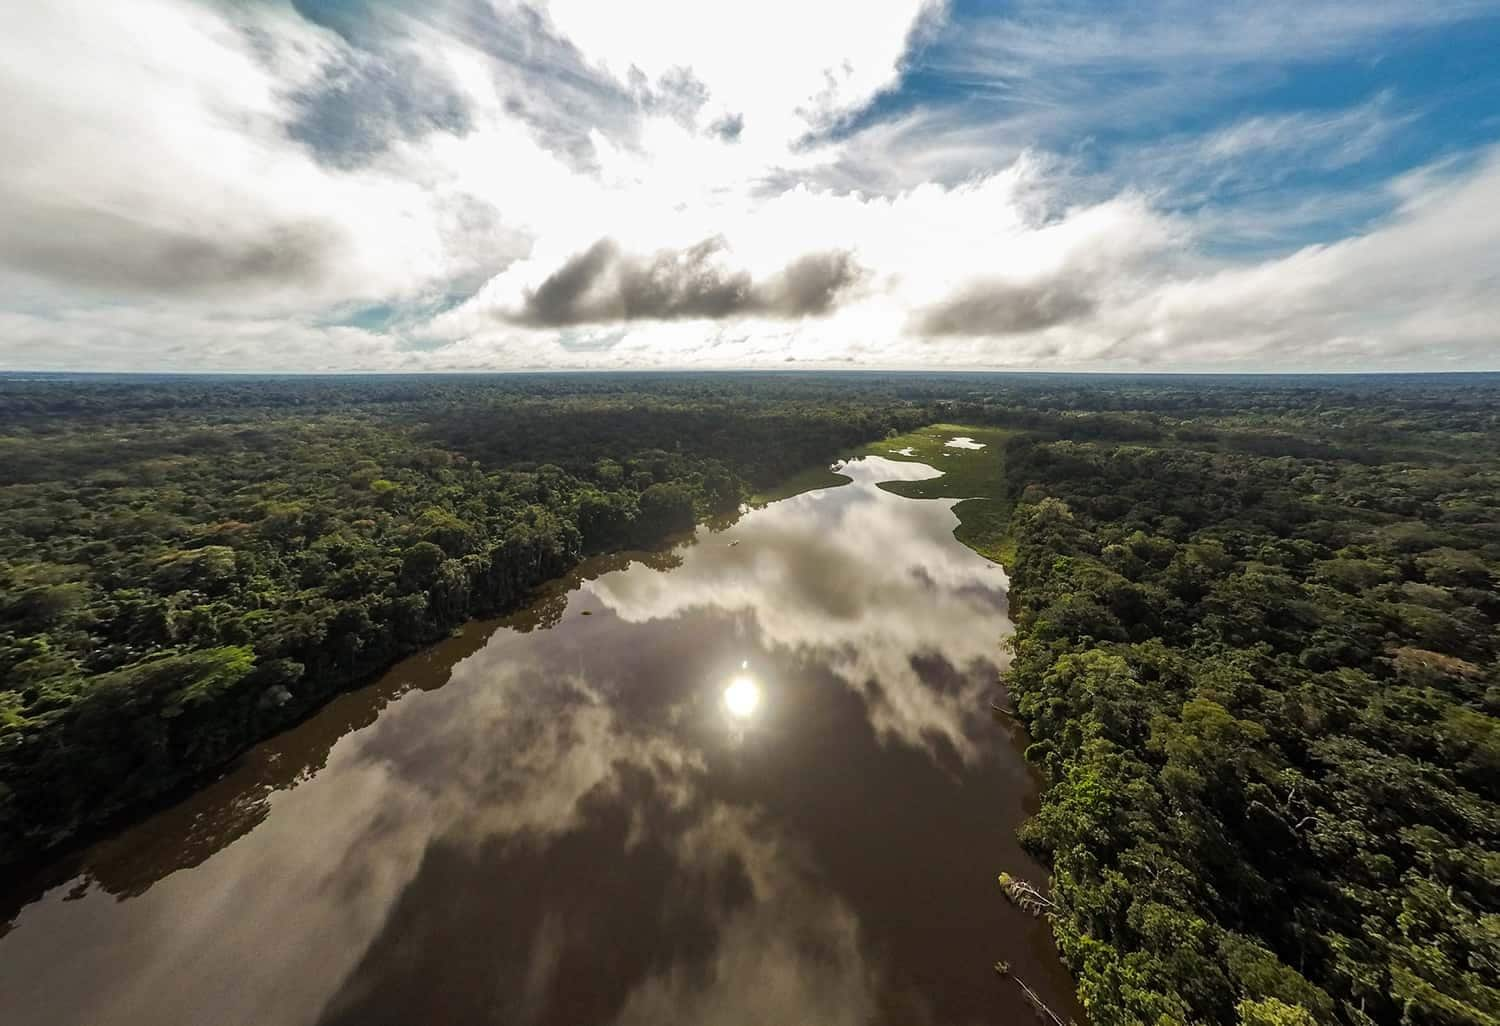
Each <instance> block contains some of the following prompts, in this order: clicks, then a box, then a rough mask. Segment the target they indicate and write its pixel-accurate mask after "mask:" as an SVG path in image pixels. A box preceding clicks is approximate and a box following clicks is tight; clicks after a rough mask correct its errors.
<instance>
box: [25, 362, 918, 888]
mask: <svg viewBox="0 0 1500 1026" xmlns="http://www.w3.org/2000/svg"><path fill="white" fill-rule="evenodd" d="M814 395H816V396H817V397H818V398H817V399H816V400H815V399H814V398H813V396H814ZM924 416H926V413H925V412H924V411H923V410H921V409H920V408H918V407H916V406H907V405H900V404H898V405H895V406H893V403H892V400H891V398H890V396H889V394H888V392H886V391H885V390H876V391H873V392H870V393H864V392H858V391H856V392H850V393H849V394H847V395H843V396H839V397H834V398H831V397H830V396H829V394H828V390H827V388H826V386H821V387H819V388H818V389H816V390H811V391H810V390H809V389H807V388H806V387H804V386H802V385H801V384H799V383H798V382H796V381H788V382H787V383H786V384H784V385H783V384H775V383H772V384H771V385H769V386H768V385H767V384H766V383H764V382H757V383H756V384H755V385H754V387H753V388H742V389H739V390H738V391H735V390H733V389H726V387H725V386H724V384H723V382H722V381H718V382H705V381H702V380H700V379H695V378H686V377H684V378H679V379H671V380H670V381H667V380H663V379H657V380H655V381H648V380H641V379H612V381H611V383H610V384H609V386H608V387H607V388H602V389H601V387H600V384H599V382H597V381H595V380H592V379H588V378H582V377H580V378H569V379H566V380H558V379H551V378H546V377H533V376H523V377H521V378H515V379H510V378H488V379H473V378H469V379H459V380H453V379H442V378H422V379H404V380H400V381H396V380H391V379H380V380H376V379H281V380H270V379H209V378H204V379H198V378H185V379H164V380H162V379H152V378H134V379H128V380H126V381H123V382H121V381H117V380H115V379H64V380H51V379H45V378H38V379H28V378H24V377H23V378H17V379H8V380H7V381H5V382H0V425H4V426H3V428H0V780H3V781H4V785H5V786H4V788H3V789H0V863H4V862H6V861H8V860H9V859H12V858H15V857H18V856H20V855H23V854H26V853H28V852H31V851H35V850H36V849H38V848H41V847H45V846H46V845H49V844H52V843H54V842H56V841H59V840H61V839H63V838H65V837H67V836H68V835H70V834H72V833H74V832H75V831H77V830H79V829H82V828H85V827H87V826H89V825H91V824H95V823H100V822H103V821H104V820H106V819H107V818H108V817H110V816H112V815H115V814H116V813H118V812H121V811H123V810H127V809H130V808H131V807H134V806H139V805H141V804H143V803H146V802H149V801H152V800H154V799H157V798H159V797H161V796H163V795H166V794H169V793H171V792H172V791H173V790H174V789H176V788H179V787H181V786H182V785H184V784H186V783H189V782H191V781H192V780H194V779H196V778H198V777H200V776H202V775H203V774H206V773H209V772H212V771H213V770H215V769H217V768H219V767H220V766H222V765H223V763H224V761H225V760H227V759H229V758H231V757H233V755H234V754H235V753H236V752H238V751H239V750H241V749H242V748H243V747H245V746H246V745H248V744H250V743H252V742H254V741H256V740H258V739H259V738H261V737H264V736H266V735H267V734H269V733H271V732H272V731H275V730H277V729H279V728H281V727H284V726H286V725H288V724H290V723H292V722H294V721H295V720H296V719H297V718H298V717H300V716H303V715H305V714H306V713H308V712H309V711H311V710H312V709H314V708H316V707H317V706H318V705H319V704H320V703H321V702H323V701H324V700H326V699H327V698H328V697H329V696H330V695H332V694H334V693H336V692H337V691H338V690H340V689H342V688H345V687H348V686H350V685H353V684H355V683H358V682H360V681H362V680H365V679H367V678H368V677H369V676H371V675H372V674H374V673H377V672H379V671H380V670H382V669H383V668H384V667H386V666H388V665H390V664H391V663H392V662H393V661H394V660H396V659H399V658H401V657H402V656H404V655H407V654H409V653H411V652H412V651H414V650H416V649H417V648H418V647H420V646H421V645H424V644H427V643H429V642H432V641H434V640H436V639H438V638H441V637H442V636H444V635H445V634H446V633H448V632H449V631H450V630H451V629H452V628H453V627H455V626H457V625H458V624H460V623H462V622H463V621H464V620H465V619H467V618H469V617H471V616H477V615H485V614H492V613H496V612H500V611H503V610H507V609H510V608H513V607H515V606H516V605H517V604H519V603H521V602H524V601H525V600H526V599H527V597H528V595H529V594H530V592H531V589H532V588H533V587H534V586H535V585H537V584H539V583H541V582H543V581H545V580H547V579H549V578H552V577H555V576H557V575H559V574H562V573H564V572H566V571H567V570H568V569H569V568H571V567H572V566H573V565H574V564H575V563H576V562H577V561H578V560H579V559H580V558H581V557H582V556H583V555H585V554H586V553H590V552H600V551H607V550H610V549H615V548H620V547H625V546H647V545H653V544H656V543H657V542H659V541H660V540H661V539H662V538H663V537H665V536H666V535H668V534H671V533H673V532H678V531H683V530H687V529H690V528H692V526H693V524H694V522H695V520H696V519H697V518H698V517H699V516H701V515H707V514H709V513H723V512H725V511H729V512H733V511H734V510H736V509H737V508H738V506H739V502H740V498H741V496H742V495H744V494H747V493H748V492H749V491H750V490H751V489H752V488H753V487H755V486H758V485H763V484H766V483H768V482H769V481H771V480H773V479H775V478H776V477H778V476H782V475H785V474H788V473H791V472H792V471H794V470H797V469H800V468H801V467H803V466H805V465H806V464H807V463H809V462H813V461H815V460H823V461H826V460H828V459H829V458H831V457H832V456H833V455H834V454H835V453H837V452H839V451H841V450H843V449H846V448H848V447H849V446H851V445H856V444H859V443H861V442H864V441H866V440H868V439H870V438H877V437H880V436H881V435H883V434H885V433H886V432H888V431H891V430H895V429H898V428H899V429H904V428H908V427H911V426H913V425H915V424H917V423H920V422H921V420H922V418H923V417H924Z"/></svg>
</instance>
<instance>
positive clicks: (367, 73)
mask: <svg viewBox="0 0 1500 1026" xmlns="http://www.w3.org/2000/svg"><path fill="white" fill-rule="evenodd" d="M292 102H293V103H294V104H295V105H296V107H297V110H296V113H295V115H294V116H293V118H292V120H291V121H290V123H289V124H288V125H287V133H288V134H289V135H290V136H291V137H292V138H293V139H296V140H298V141H300V142H303V143H306V144H307V145H308V146H309V147H311V148H312V150H313V152H314V153H316V154H317V155H318V157H319V158H320V159H322V160H325V161H328V162H329V163H332V164H334V165H336V166H339V167H350V166H357V165H358V164H361V163H365V162H367V161H369V160H370V159H372V158H373V157H375V156H378V155H379V154H381V153H383V152H385V151H386V150H387V149H389V147H390V146H391V145H392V144H393V143H395V142H396V141H398V140H402V139H420V138H421V137H422V136H424V135H427V134H429V133H432V132H448V133H450V134H453V135H463V134H465V133H466V132H468V131H470V130H471V129H472V128H473V112H472V110H471V109H470V107H469V105H468V102H467V100H466V98H465V97H464V96H463V95H462V94H461V93H460V92H459V91H458V90H457V89H456V88H455V87H454V85H453V84H452V83H451V82H449V81H448V80H447V79H445V78H444V77H443V76H442V75H440V74H437V73H435V72H434V71H433V70H432V69H431V68H430V67H428V65H427V63H426V62H425V61H423V60H421V59H420V58H419V57H417V56H416V55H415V54H412V53H409V52H402V51H394V52H386V53H364V52H358V51H354V52H346V53H343V54H341V55H340V58H339V60H338V61H337V62H335V63H332V64H330V65H328V66H325V67H324V68H322V69H321V73H320V76H319V79H318V81H317V82H316V83H314V84H311V85H308V86H306V87H303V88H301V89H298V90H296V91H294V93H293V94H292Z"/></svg>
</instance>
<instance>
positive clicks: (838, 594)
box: [0, 457, 1082, 1026]
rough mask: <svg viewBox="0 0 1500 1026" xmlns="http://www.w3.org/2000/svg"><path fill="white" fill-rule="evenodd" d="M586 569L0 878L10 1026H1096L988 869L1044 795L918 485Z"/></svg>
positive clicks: (858, 471)
mask: <svg viewBox="0 0 1500 1026" xmlns="http://www.w3.org/2000/svg"><path fill="white" fill-rule="evenodd" d="M843 472H844V473H845V474H846V475H848V476H849V477H851V478H852V481H851V483H850V484H847V485H844V486H842V487H837V488H827V489H821V490H818V491H813V492H808V493H804V494H802V495H798V496H795V497H793V498H790V499H785V500H782V501H780V502H776V503H773V504H771V505H769V506H766V507H764V508H762V509H757V510H752V511H750V512H748V513H746V514H745V515H744V516H743V517H741V518H740V519H739V520H738V522H737V523H735V524H734V525H733V526H731V527H728V528H727V529H724V530H719V531H711V530H709V529H707V528H700V529H699V530H698V532H697V533H696V535H695V536H694V537H693V538H692V539H691V540H689V541H686V542H684V543H682V544H680V545H678V546H677V547H675V548H673V549H672V550H670V551H667V552H662V553H657V554H654V555H645V554H635V555H634V556H633V557H613V558H610V559H605V560H597V561H594V562H592V563H589V564H586V565H585V566H584V567H583V568H581V570H580V572H579V573H578V574H575V575H574V576H573V577H571V578H569V579H568V580H565V581H561V582H557V583H556V584H555V585H553V586H551V587H549V588H547V589H545V590H544V592H543V594H542V595H541V596H539V598H538V600H537V602H536V604H535V605H534V606H533V607H532V608H530V609H528V610H526V611H525V612H523V613H521V614H519V615H517V616H513V617H509V618H506V619H504V620H499V621H491V622H483V623H473V624H470V625H468V627H467V628H466V629H465V630H464V632H463V634H462V635H461V636H458V637H455V638H453V639H451V640H449V641H447V642H444V643H443V644H441V645H438V646H436V647H435V648H433V649H431V650H429V651H427V652H425V653H423V654H421V655H419V656H416V657H414V658H412V659H409V660H407V661H405V662H403V663H401V664H399V665H398V666H396V667H394V668H393V669H392V670H391V672H390V673H388V674H387V675H386V676H385V677H384V678H382V679H381V680H380V681H378V682H376V683H374V684H372V685H370V686H369V687H366V688H363V689H361V690H359V691H356V692H351V693H349V694H346V695H343V696H341V697H339V698H338V699H336V700H335V701H333V702H332V703H330V704H329V705H328V706H326V707H325V708H324V709H322V710H321V711H320V712H318V713H317V714H316V715H314V716H313V717H312V718H310V719H309V720H307V721H306V722H304V723H303V724H301V725H299V726H298V727H296V728H294V729H292V730H290V731H288V732H286V733H284V734H282V735H280V736H278V737H276V738H274V739H272V740H270V741H268V742H266V743H264V744H261V745H258V746H256V747H255V748H253V749H252V750H250V751H249V752H247V753H246V754H245V755H244V756H243V757H241V758H240V759H239V760H238V761H237V762H236V763H235V765H234V766H233V767H231V768H230V770H229V771H228V772H227V773H226V774H225V775H224V776H223V777H221V778H220V779H218V780H217V781H215V782H213V783H212V784H210V785H208V786H207V787H205V788H203V789H202V790H200V791H198V792H197V793H195V794H193V795H192V796H190V797H188V798H187V799H185V800H184V801H182V802H180V803H178V804H177V805H174V806H172V807H171V808H168V809H166V810H164V811H162V812H160V813H158V814H156V815H155V816H153V817H151V818H149V819H147V820H145V821H144V822H141V823H139V824H137V825H135V826H132V827H130V828H128V829H125V830H124V831H122V832H120V833H119V834H117V835H115V836H113V837H110V838H108V839H106V840H103V841H101V842H99V843H96V844H94V845H92V846H90V847H88V848H87V849H85V850H82V851H80V852H78V853H76V854H74V855H71V856H68V857H66V858H64V859H62V860H60V861H58V862H57V863H55V864H53V865H51V866H49V867H47V868H46V869H44V870H43V871H41V872H40V873H39V874H38V875H36V876H35V877H33V878H31V879H27V880H22V881H11V882H10V883H9V885H8V886H7V888H6V890H5V892H4V894H3V895H0V898H3V904H0V916H3V917H4V919H3V923H4V924H5V925H0V930H3V931H4V932H3V933H0V1021H3V1022H4V1023H5V1024H6V1026H32V1024H36V1026H40V1024H48V1026H61V1024H74V1023H76V1024H90V1026H112V1024H132V1026H133V1024H142V1026H146V1024H149V1026H177V1024H182V1026H197V1024H203V1026H240V1024H243V1026H281V1024H309V1026H311V1024H330V1026H331V1024H350V1026H356V1024H357V1026H373V1024H386V1023H389V1024H416V1023H455V1024H457V1023H462V1024H480V1023H497V1024H508V1026H509V1024H514V1026H528V1024H538V1026H541V1024H558V1026H584V1024H594V1023H599V1024H605V1023H617V1024H627V1026H634V1024H642V1026H662V1024H675V1023H684V1024H704V1026H741V1024H743V1026H751V1024H768V1026H780V1024H794V1023H795V1024H819V1026H822V1024H826V1026H840V1024H851V1026H852V1024H856V1023H858V1024H865V1023H891V1024H896V1023H900V1024H903V1026H910V1024H917V1026H920V1024H934V1026H967V1024H970V1023H974V1024H978V1023H1025V1022H1031V1021H1033V1020H1032V1019H1031V1014H1032V1013H1031V1011H1030V1009H1029V1008H1028V1007H1027V1006H1026V1004H1025V1002H1024V1000H1023V998H1022V996H1021V994H1020V992H1019V990H1018V988H1017V987H1016V984H1015V982H1014V981H1013V980H1009V979H1002V978H1001V977H999V976H997V975H996V974H995V972H994V971H993V969H992V968H991V966H992V964H993V963H994V962H996V961H997V960H1005V961H1007V962H1009V963H1010V966H1011V968H1012V970H1013V972H1014V973H1015V975H1016V976H1018V977H1019V978H1020V979H1022V980H1025V981H1026V982H1027V983H1028V984H1029V985H1030V986H1031V987H1032V988H1033V989H1035V990H1036V991H1037V992H1039V993H1040V994H1041V995H1042V997H1043V998H1044V999H1045V1000H1046V1001H1047V1002H1048V1003H1049V1004H1051V1005H1052V1007H1053V1008H1054V1009H1057V1010H1058V1011H1059V1012H1060V1013H1061V1014H1062V1015H1063V1017H1064V1018H1065V1019H1066V1018H1068V1017H1070V1016H1075V1017H1079V1019H1080V1021H1082V1020H1081V1016H1079V1013H1078V1011H1077V1006H1076V1004H1075V1003H1074V1000H1073V998H1072V995H1071V984H1070V981H1069V978H1068V976H1067V974H1066V973H1065V972H1064V970H1063V969H1062V968H1061V966H1060V965H1059V964H1058V962H1057V957H1056V954H1055V952H1054V950H1053V948H1052V944H1051V940H1050V937H1049V935H1048V932H1047V929H1046V925H1045V924H1044V923H1042V922H1040V921H1038V920H1035V919H1033V918H1031V917H1030V916H1028V915H1026V914H1024V913H1023V912H1021V911H1019V910H1017V909H1015V908H1013V907H1012V906H1011V905H1009V904H1008V903H1007V902H1006V901H1005V899H1004V896H1003V895H1002V894H1001V891H1000V888H999V887H998V885H997V884H996V875H997V874H998V873H999V872H1000V871H1001V870H1009V871H1010V872H1012V873H1015V874H1017V875H1020V876H1024V877H1028V878H1030V879H1033V880H1041V879H1043V878H1044V872H1043V870H1042V869H1041V868H1040V867H1038V866H1037V865H1036V864H1035V863H1034V862H1033V861H1032V860H1031V859H1030V858H1029V857H1027V856H1026V855H1025V854H1024V853H1023V852H1022V851H1021V850H1020V849H1019V847H1018V845H1017V842H1016V839H1015V834H1014V831H1015V828H1016V826H1017V825H1018V824H1019V823H1020V821H1021V820H1022V819H1023V818H1024V817H1025V816H1026V815H1027V814H1028V812H1030V811H1032V809H1034V799H1035V793H1036V781H1035V779H1034V778H1033V776H1032V774H1031V773H1030V771H1029V770H1028V768H1027V766H1026V764H1025V763H1024V762H1023V761H1022V759H1021V757H1020V747H1019V739H1018V738H1016V737H1014V736H1012V734H1011V733H1010V732H1009V728H1007V727H1006V726H1005V725H1003V724H1000V723H997V722H996V721H995V719H993V718H992V716H991V714H990V713H989V711H988V710H989V704H990V702H991V700H992V699H993V698H994V697H995V696H996V693H997V686H996V674H997V671H998V669H999V666H998V665H997V664H998V663H999V662H1000V661H1001V659H1002V655H1001V648H1000V642H1001V639H1002V637H1003V636H1004V635H1005V634H1006V633H1007V632H1008V631H1009V621H1008V620H1007V619H1006V578H1005V574H1004V572H1003V570H1002V569H1001V568H1000V567H998V566H997V565H995V564H993V563H990V562H989V561H987V560H985V559H983V558H982V557H980V556H978V555H976V554H975V553H973V552H971V551H970V550H969V549H967V548H965V547H964V546H962V545H961V544H959V543H958V542H957V541H955V540H954V538H953V536H952V530H953V527H954V524H955V523H956V519H955V517H954V515H953V513H952V505H953V503H952V501H950V500H914V499H905V498H901V497H899V496H896V495H893V494H890V493H888V492H886V491H883V490H881V489H879V488H878V487H876V483H877V482H878V481H882V480H902V479H905V480H911V479H920V478H925V477H931V476H933V475H935V474H936V473H937V472H936V471H934V470H932V469H931V468H929V467H926V466H924V465H922V464H918V463H910V462H896V461H892V460H886V459H881V458H878V457H869V458H866V459H864V460H860V461H857V462H854V463H850V464H847V465H845V466H844V468H843Z"/></svg>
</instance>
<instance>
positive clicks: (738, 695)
mask: <svg viewBox="0 0 1500 1026" xmlns="http://www.w3.org/2000/svg"><path fill="white" fill-rule="evenodd" d="M759 707H760V685H758V684H756V683H755V681H754V680H752V679H751V678H750V677H748V676H745V675H743V674H741V675H740V676H738V677H736V678H734V680H732V681H730V682H729V686H728V687H727V688H725V689H724V708H726V709H728V710H729V715H731V716H733V717H735V718H736V719H740V720H748V719H749V718H750V717H752V716H754V715H755V710H756V709H757V708H759Z"/></svg>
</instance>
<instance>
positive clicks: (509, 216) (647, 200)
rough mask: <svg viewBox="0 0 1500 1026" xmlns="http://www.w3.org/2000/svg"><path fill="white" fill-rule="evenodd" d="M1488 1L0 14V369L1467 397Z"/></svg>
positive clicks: (126, 1)
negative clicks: (1425, 383) (672, 378)
mask: <svg viewBox="0 0 1500 1026" xmlns="http://www.w3.org/2000/svg"><path fill="white" fill-rule="evenodd" d="M1497 55H1500V0H1484V2H1468V0H1457V2H1450V3H1443V4H1432V3H1416V2H1410V0H1383V2H1369V0H1367V2H1362V3H1354V2H1349V0H1301V2H1288V0H1265V2H1262V3H1257V4H1229V3H1203V2H1199V3H1187V2H1182V0H1140V2H1136V3H1132V4H1129V5H1121V4H1112V3H1089V2H1076V0H1021V2H1015V3H998V2H973V0H953V2H951V3H942V2H938V0H864V2H858V3H855V2H834V0H829V2H825V3H818V4H808V3H806V2H805V0H764V2H762V3H758V4H755V5H735V6H729V5H717V4H709V3H703V2H702V0H641V2H639V3H633V4H628V5H622V4H606V3H601V2H597V0H537V2H526V3H519V2H514V0H430V2H423V3H415V2H396V0H389V2H376V0H295V2H291V0H263V2H227V0H225V2H188V0H117V2H116V3H112V4H110V5H98V4H93V3H88V2H85V0H56V2H55V3H49V4H45V5H11V7H10V9H8V10H6V11H5V12H4V13H0V103H3V105H4V109H5V110H6V111H7V114H6V116H5V118H4V119H3V120H0V147H3V149H4V151H5V152H6V153H7V154H9V155H11V157H10V159H8V160H7V161H6V162H5V163H4V165H3V166H0V221H3V222H4V223H5V224H6V225H7V226H8V230H7V231H6V232H5V233H3V234H0V368H9V369H76V370H205V371H221V370H227V371H257V370H265V371H343V370H381V371H402V370H411V371H420V370H504V369H530V368H570V367H578V368H584V367H587V368H603V369H608V368H628V367H786V366H807V367H866V368H907V367H910V368H920V367H946V368H986V369H1027V370H1033V369H1057V370H1123V371H1141V370H1205V371H1210V370H1212V371H1274V370H1295V371H1308V370H1330V371H1358V370H1441V369H1452V370H1473V369H1500V329H1497V327H1496V326H1497V325H1500V57H1497Z"/></svg>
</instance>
